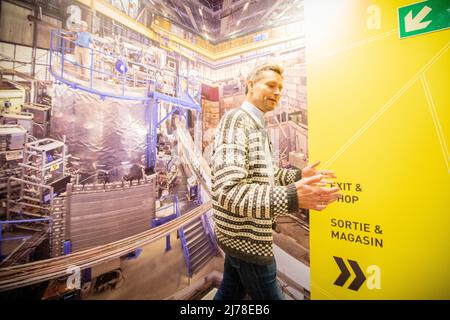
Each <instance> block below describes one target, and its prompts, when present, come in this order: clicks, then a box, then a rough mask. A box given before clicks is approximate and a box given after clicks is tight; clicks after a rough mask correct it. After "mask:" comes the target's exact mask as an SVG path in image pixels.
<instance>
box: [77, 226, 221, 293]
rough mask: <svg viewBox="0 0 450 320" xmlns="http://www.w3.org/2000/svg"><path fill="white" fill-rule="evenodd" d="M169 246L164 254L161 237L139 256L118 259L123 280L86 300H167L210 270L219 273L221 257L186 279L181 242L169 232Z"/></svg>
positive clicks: (163, 240)
mask: <svg viewBox="0 0 450 320" xmlns="http://www.w3.org/2000/svg"><path fill="white" fill-rule="evenodd" d="M170 240H171V242H170V243H171V247H172V249H171V250H169V251H167V252H166V251H165V248H166V239H165V238H162V239H160V240H158V241H155V242H153V243H151V244H149V245H147V246H145V247H143V248H142V252H141V254H140V256H139V257H138V258H136V259H132V260H121V263H120V264H121V268H122V272H123V276H124V280H123V282H122V284H121V286H120V287H119V288H117V289H109V290H106V291H104V292H101V293H91V294H89V295H88V296H86V297H85V298H84V299H86V300H116V299H117V300H161V299H170V298H171V297H172V296H174V295H176V293H177V292H179V291H181V290H183V289H186V288H188V287H189V286H190V285H192V284H194V283H196V282H198V281H199V280H202V279H203V278H204V277H205V276H206V275H208V274H209V273H211V272H213V271H214V270H216V271H219V272H220V273H221V272H223V258H221V257H215V258H213V259H212V260H210V261H209V262H208V263H207V264H206V265H205V266H204V267H203V268H202V269H201V270H200V271H199V272H198V273H197V274H194V275H193V277H192V278H189V277H188V276H187V268H186V264H185V262H184V256H183V251H182V248H181V241H180V240H179V239H177V238H176V233H172V234H171V237H170Z"/></svg>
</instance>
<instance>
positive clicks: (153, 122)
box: [49, 30, 201, 168]
mask: <svg viewBox="0 0 450 320" xmlns="http://www.w3.org/2000/svg"><path fill="white" fill-rule="evenodd" d="M70 43H73V41H71V40H68V39H67V38H66V34H65V33H64V31H61V30H52V32H51V40H50V62H49V72H50V74H51V75H52V76H53V77H54V78H55V81H56V83H64V84H66V85H67V86H69V87H71V88H73V89H80V90H83V91H86V92H89V93H92V94H96V95H98V96H99V97H100V98H101V99H102V100H103V99H105V98H115V99H122V100H129V101H142V102H144V103H147V105H148V108H149V111H150V112H149V114H150V119H149V135H148V151H147V166H148V167H149V168H154V166H155V163H156V155H157V151H156V147H157V141H156V139H157V138H156V137H157V129H158V127H159V126H160V125H161V124H162V123H163V122H164V121H165V120H166V119H167V118H168V117H169V116H170V115H172V114H173V113H174V112H175V111H178V112H179V113H180V115H181V116H184V117H185V118H186V120H187V111H188V110H191V111H196V112H197V117H199V116H200V114H201V107H200V104H199V103H198V102H196V101H200V98H201V86H200V85H199V86H198V92H195V96H196V97H195V99H194V98H193V97H192V95H191V94H189V90H188V89H189V87H190V86H191V85H192V83H189V79H188V78H186V79H185V83H186V92H184V90H183V88H182V86H181V85H180V79H179V77H177V81H176V96H175V97H172V96H169V95H166V94H163V93H161V92H158V91H157V88H159V87H160V86H161V85H162V83H158V82H157V80H156V79H155V74H156V70H155V69H156V67H155V68H150V67H149V66H147V65H143V64H139V63H136V62H132V61H127V60H126V59H124V58H123V57H122V56H117V55H114V54H111V53H108V52H105V51H104V50H98V49H93V48H86V49H87V50H88V51H89V54H88V57H89V60H90V63H89V66H82V65H79V64H78V63H77V62H74V61H72V59H70V58H68V57H66V53H67V52H69V50H70V46H69V45H68V44H70ZM108 61H110V62H112V66H115V65H116V64H117V62H119V61H120V62H121V63H122V64H125V65H127V64H128V63H130V64H131V63H132V64H134V65H135V66H137V67H139V68H140V69H141V70H144V71H143V73H142V74H144V75H145V77H144V79H143V80H139V79H136V74H135V76H134V77H133V76H132V75H130V74H129V73H127V72H126V71H125V72H122V71H119V72H117V73H115V72H114V69H115V67H114V68H111V70H112V71H111V72H109V71H105V70H104V68H96V67H97V65H98V66H103V67H104V64H105V63H108ZM66 64H68V65H72V66H74V67H76V68H77V69H81V70H83V71H88V72H87V73H88V78H87V79H86V78H84V79H80V78H79V76H80V75H79V74H75V75H73V71H67V70H65V66H66ZM94 77H95V78H100V79H102V80H104V79H105V77H106V78H107V79H108V80H112V81H113V82H114V86H115V88H114V90H113V91H111V92H108V91H106V90H105V89H104V88H101V86H100V84H95V83H94V81H93V80H94ZM102 80H100V81H97V82H100V83H101V82H103V83H107V82H104V81H102ZM127 84H133V85H134V88H136V87H138V88H141V89H143V93H142V95H136V94H135V95H132V94H128V92H127V90H126V86H127ZM117 92H119V93H117ZM159 102H168V103H170V104H172V105H173V108H172V110H171V111H170V112H169V113H168V114H166V115H165V116H164V117H163V118H162V119H161V120H160V119H159V110H158V109H159V108H158V107H159Z"/></svg>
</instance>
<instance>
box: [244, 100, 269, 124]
mask: <svg viewBox="0 0 450 320" xmlns="http://www.w3.org/2000/svg"><path fill="white" fill-rule="evenodd" d="M241 109H242V110H244V111H246V112H247V113H248V114H250V116H251V117H252V118H253V120H255V121H256V122H257V123H258V124H259V125H260V126H261V127H263V128H266V120H265V118H264V112H262V111H261V110H259V109H258V108H257V107H256V106H254V105H253V104H252V103H250V102H248V101H244V103H242V105H241Z"/></svg>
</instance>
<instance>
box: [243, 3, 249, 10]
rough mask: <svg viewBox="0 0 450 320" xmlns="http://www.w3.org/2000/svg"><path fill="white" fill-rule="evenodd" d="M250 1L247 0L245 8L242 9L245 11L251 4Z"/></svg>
mask: <svg viewBox="0 0 450 320" xmlns="http://www.w3.org/2000/svg"><path fill="white" fill-rule="evenodd" d="M249 3H250V2H248V1H247V2H246V3H245V5H244V9H242V11H245V10H247V8H248V5H249Z"/></svg>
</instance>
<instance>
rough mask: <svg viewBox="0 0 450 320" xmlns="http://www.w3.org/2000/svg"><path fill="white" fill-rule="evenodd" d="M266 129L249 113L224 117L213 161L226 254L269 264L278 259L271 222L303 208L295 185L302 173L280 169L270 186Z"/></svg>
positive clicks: (216, 210) (215, 196)
mask: <svg viewBox="0 0 450 320" xmlns="http://www.w3.org/2000/svg"><path fill="white" fill-rule="evenodd" d="M264 134H265V133H264V131H262V130H261V129H260V127H259V126H258V124H257V123H256V121H255V120H254V119H253V118H252V117H251V116H250V115H249V114H248V113H247V112H246V111H244V110H242V109H240V108H239V109H235V110H232V111H230V112H228V113H226V114H225V116H224V117H223V118H222V119H221V121H220V123H219V126H218V130H217V133H216V137H215V140H214V146H213V150H212V158H211V171H212V203H213V213H214V221H215V233H216V238H217V242H218V244H219V246H220V247H221V248H222V249H223V250H224V251H225V253H227V254H229V255H231V256H233V257H236V258H240V259H242V260H244V261H247V262H250V263H255V264H260V265H266V264H270V263H271V262H272V261H273V259H274V257H273V250H272V243H273V237H272V224H273V222H274V220H275V217H276V216H278V215H280V214H285V213H292V212H296V211H297V210H298V198H297V192H296V188H295V186H294V184H293V182H295V181H297V180H299V179H300V178H301V176H300V171H299V170H291V169H278V168H275V185H274V186H271V185H270V183H269V177H268V171H267V163H268V161H272V159H267V157H266V153H265V145H264V142H265V140H264V139H263V137H264V136H263V135H264Z"/></svg>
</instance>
